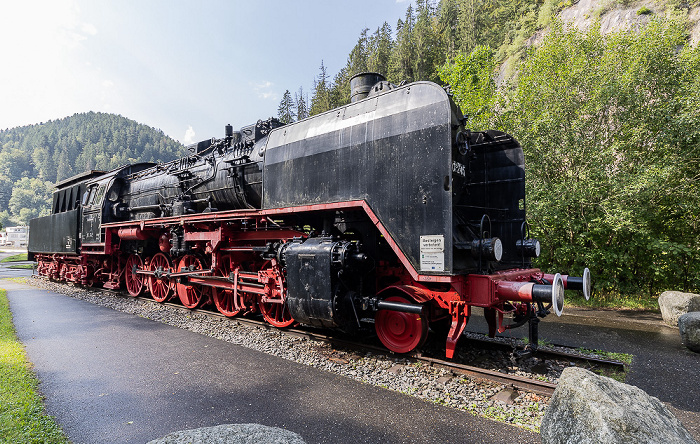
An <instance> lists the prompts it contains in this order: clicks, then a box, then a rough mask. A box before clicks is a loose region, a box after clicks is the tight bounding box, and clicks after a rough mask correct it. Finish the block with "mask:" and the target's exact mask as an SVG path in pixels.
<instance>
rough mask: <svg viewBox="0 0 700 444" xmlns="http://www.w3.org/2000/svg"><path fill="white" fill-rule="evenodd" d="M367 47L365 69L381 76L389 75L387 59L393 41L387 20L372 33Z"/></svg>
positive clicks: (388, 58) (389, 57) (389, 56)
mask: <svg viewBox="0 0 700 444" xmlns="http://www.w3.org/2000/svg"><path fill="white" fill-rule="evenodd" d="M368 47H369V48H368V54H367V70H368V71H371V72H377V73H379V74H382V75H383V76H387V75H389V60H390V59H391V52H392V50H393V47H394V42H393V40H392V38H391V26H389V24H388V23H387V22H384V24H383V25H382V27H381V28H377V30H376V31H375V32H374V34H372V36H371V37H370V39H369V43H368Z"/></svg>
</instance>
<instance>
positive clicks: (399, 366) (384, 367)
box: [28, 278, 568, 432]
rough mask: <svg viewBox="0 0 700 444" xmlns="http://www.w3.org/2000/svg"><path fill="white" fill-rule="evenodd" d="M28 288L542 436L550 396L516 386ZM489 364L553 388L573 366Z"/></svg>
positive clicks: (77, 290) (209, 319)
mask: <svg viewBox="0 0 700 444" xmlns="http://www.w3.org/2000/svg"><path fill="white" fill-rule="evenodd" d="M28 283H29V284H31V285H34V286H37V287H40V288H44V289H46V290H50V291H53V292H56V293H61V294H65V295H67V296H71V297H73V298H76V299H80V300H84V301H87V302H90V303H93V304H97V305H101V306H105V307H109V308H112V309H114V310H118V311H121V312H125V313H131V314H134V315H137V316H140V317H143V318H147V319H151V320H154V321H158V322H162V323H165V324H168V325H172V326H175V327H178V328H182V329H186V330H189V331H192V332H196V333H200V334H204V335H207V336H210V337H213V338H217V339H220V340H223V341H226V342H229V343H232V344H237V345H241V346H244V347H247V348H250V349H253V350H258V351H261V352H264V353H268V354H270V355H274V356H278V357H281V358H284V359H288V360H291V361H294V362H297V363H300V364H305V365H309V366H312V367H315V368H318V369H321V370H325V371H329V372H333V373H336V374H339V375H342V376H345V377H348V378H352V379H355V380H357V381H361V382H364V383H367V384H373V385H376V386H380V387H384V388H386V389H390V390H394V391H397V392H401V393H404V394H406V395H410V396H414V397H417V398H421V399H424V400H426V401H429V402H434V403H436V404H441V405H445V406H448V407H451V408H456V409H460V410H465V411H467V412H469V413H472V414H474V415H479V416H483V417H487V418H491V419H495V420H498V421H501V422H505V423H509V424H513V425H517V426H519V427H523V428H526V429H529V430H533V431H536V432H537V431H539V427H540V423H541V421H542V417H543V415H544V411H545V409H546V407H547V404H548V402H549V398H548V397H546V396H542V395H538V394H534V393H527V392H518V391H516V390H514V389H513V388H512V387H510V386H507V385H504V384H499V383H495V382H491V381H485V380H482V379H478V378H472V377H468V376H464V375H454V374H453V373H452V372H450V371H448V370H445V369H441V368H435V367H431V366H429V365H427V364H424V363H421V362H411V361H410V360H408V359H405V358H402V357H400V356H392V355H391V354H390V353H389V352H387V354H380V353H376V352H357V351H348V350H342V349H335V348H333V347H332V346H331V345H330V344H328V343H325V342H321V341H316V340H310V339H307V338H303V337H296V336H292V335H288V334H285V333H284V332H282V331H278V330H274V329H271V330H268V329H266V328H263V327H257V326H249V325H245V324H243V323H241V322H237V321H236V320H235V319H228V318H221V317H216V316H209V315H206V314H203V313H196V312H191V311H187V310H183V309H179V308H177V307H169V306H166V305H160V304H157V303H154V302H151V301H145V300H139V299H133V298H130V297H128V296H120V295H116V294H114V293H111V292H106V291H100V290H95V289H84V288H81V287H75V286H72V285H66V284H60V283H56V282H51V281H46V280H44V279H42V278H30V279H28ZM464 353H469V351H466V352H463V354H464ZM487 354H490V353H487ZM462 358H464V356H462ZM468 358H469V357H468V356H467V359H468ZM490 358H491V359H488V357H487V358H484V357H483V356H481V357H480V358H479V361H480V362H479V363H478V364H475V365H479V366H480V367H484V368H489V366H490V367H492V368H489V369H491V370H496V371H501V372H504V373H515V374H518V375H521V376H526V377H531V378H538V379H540V380H548V381H551V382H556V380H557V378H558V376H559V374H561V370H563V368H564V367H565V366H567V364H568V363H561V364H559V363H554V364H552V363H548V364H547V366H546V367H547V368H546V369H545V371H544V372H540V373H538V374H535V373H529V372H528V371H527V365H528V364H526V365H523V364H521V363H519V366H517V367H516V366H514V365H513V363H512V362H509V361H508V360H507V359H504V358H502V357H499V356H498V355H496V354H493V356H491V357H490ZM530 361H531V362H530V364H529V365H536V364H537V360H536V359H534V360H533V359H531V358H530ZM484 363H486V364H487V365H484ZM496 395H498V396H496ZM492 398H493V399H492Z"/></svg>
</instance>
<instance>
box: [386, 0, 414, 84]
mask: <svg viewBox="0 0 700 444" xmlns="http://www.w3.org/2000/svg"><path fill="white" fill-rule="evenodd" d="M414 24H415V16H414V15H413V6H412V5H410V4H409V5H408V8H407V9H406V18H405V20H404V21H402V20H401V19H399V21H398V23H397V24H396V44H395V45H394V51H393V52H392V54H391V59H390V61H389V78H391V79H394V81H395V82H401V81H404V80H406V81H409V82H411V81H413V80H414V76H413V60H414V59H415V57H416V54H415V45H414V42H413V27H414Z"/></svg>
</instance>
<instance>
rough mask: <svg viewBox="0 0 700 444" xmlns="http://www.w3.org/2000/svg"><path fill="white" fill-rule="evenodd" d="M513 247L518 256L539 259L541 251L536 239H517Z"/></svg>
mask: <svg viewBox="0 0 700 444" xmlns="http://www.w3.org/2000/svg"><path fill="white" fill-rule="evenodd" d="M515 246H516V248H517V249H518V251H519V252H520V254H522V255H523V256H526V257H540V252H541V251H542V247H541V246H540V241H538V240H537V239H524V240H522V239H519V240H518V241H517V242H516V243H515Z"/></svg>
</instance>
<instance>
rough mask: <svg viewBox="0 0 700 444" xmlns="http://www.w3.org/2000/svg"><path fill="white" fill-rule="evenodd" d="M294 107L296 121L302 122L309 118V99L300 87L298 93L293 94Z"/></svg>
mask: <svg viewBox="0 0 700 444" xmlns="http://www.w3.org/2000/svg"><path fill="white" fill-rule="evenodd" d="M294 105H295V108H296V113H297V119H299V120H302V119H306V118H307V117H309V98H308V97H307V95H305V94H304V89H303V88H302V87H301V86H300V87H299V91H298V92H295V93H294Z"/></svg>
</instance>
